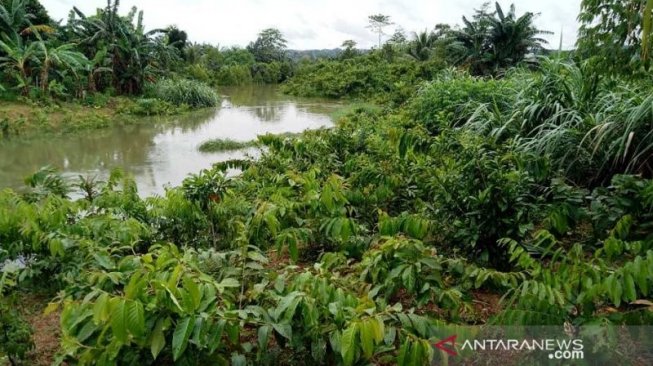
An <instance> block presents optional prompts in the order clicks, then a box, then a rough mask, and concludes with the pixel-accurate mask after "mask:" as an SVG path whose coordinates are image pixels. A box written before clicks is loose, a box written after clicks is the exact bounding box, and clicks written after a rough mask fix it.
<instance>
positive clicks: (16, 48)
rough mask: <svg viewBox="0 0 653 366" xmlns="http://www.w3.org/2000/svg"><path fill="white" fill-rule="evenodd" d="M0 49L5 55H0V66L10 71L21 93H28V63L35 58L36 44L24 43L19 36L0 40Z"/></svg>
mask: <svg viewBox="0 0 653 366" xmlns="http://www.w3.org/2000/svg"><path fill="white" fill-rule="evenodd" d="M0 49H2V51H4V53H5V56H2V57H0V67H2V68H3V69H4V70H6V71H8V72H9V73H11V75H12V76H13V77H14V78H15V79H16V81H17V82H18V85H17V87H18V88H22V91H23V95H27V94H28V93H29V84H30V71H29V63H30V62H31V61H33V60H35V56H36V51H37V50H36V44H35V43H30V44H25V43H24V42H23V41H22V39H21V38H20V37H18V39H16V40H15V41H12V40H6V42H4V41H0Z"/></svg>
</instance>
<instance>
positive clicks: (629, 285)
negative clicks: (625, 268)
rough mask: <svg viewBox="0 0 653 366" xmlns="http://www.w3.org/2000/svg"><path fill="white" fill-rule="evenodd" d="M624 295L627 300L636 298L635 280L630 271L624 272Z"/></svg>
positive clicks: (630, 300)
mask: <svg viewBox="0 0 653 366" xmlns="http://www.w3.org/2000/svg"><path fill="white" fill-rule="evenodd" d="M624 296H625V299H626V300H627V301H629V302H632V301H635V300H637V290H636V289H635V280H634V279H633V276H632V275H631V274H630V273H626V274H624Z"/></svg>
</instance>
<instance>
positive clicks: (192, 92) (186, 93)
mask: <svg viewBox="0 0 653 366" xmlns="http://www.w3.org/2000/svg"><path fill="white" fill-rule="evenodd" d="M152 94H153V96H154V97H156V98H158V99H161V100H163V101H166V102H168V103H171V104H174V105H176V106H180V105H188V106H190V107H194V108H204V107H215V106H217V105H218V102H219V101H220V97H219V96H218V94H217V93H216V91H215V90H214V89H213V88H211V87H210V86H208V85H207V84H204V83H202V82H199V81H195V80H187V79H179V80H173V79H165V80H161V81H159V82H157V83H156V84H155V85H154V86H153V93H152Z"/></svg>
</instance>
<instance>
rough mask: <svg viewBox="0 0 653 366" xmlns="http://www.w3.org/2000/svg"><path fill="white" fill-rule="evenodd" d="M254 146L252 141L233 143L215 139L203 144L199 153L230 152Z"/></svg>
mask: <svg viewBox="0 0 653 366" xmlns="http://www.w3.org/2000/svg"><path fill="white" fill-rule="evenodd" d="M253 144H254V141H235V140H232V139H215V140H209V141H205V142H203V143H202V144H201V145H200V147H199V151H201V152H220V151H231V150H240V149H244V148H246V147H250V146H252V145H253Z"/></svg>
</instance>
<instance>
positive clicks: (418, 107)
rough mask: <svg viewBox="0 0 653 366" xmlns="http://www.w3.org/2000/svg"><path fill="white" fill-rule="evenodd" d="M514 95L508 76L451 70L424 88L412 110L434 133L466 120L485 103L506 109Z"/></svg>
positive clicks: (415, 117) (413, 102)
mask: <svg viewBox="0 0 653 366" xmlns="http://www.w3.org/2000/svg"><path fill="white" fill-rule="evenodd" d="M513 95H514V93H512V90H511V83H510V82H509V81H507V80H484V79H480V78H475V77H472V76H469V75H468V74H464V73H458V72H447V73H443V74H441V75H439V76H438V78H437V79H436V80H434V81H432V82H429V83H426V84H425V85H423V86H422V87H421V88H420V90H419V92H418V93H417V95H416V96H415V98H413V99H412V100H411V102H410V105H409V111H410V113H411V116H412V117H413V118H414V119H416V120H417V121H418V122H420V123H423V124H424V125H425V126H426V127H427V129H428V130H429V131H431V132H432V133H434V132H438V131H440V130H442V129H443V128H447V127H458V126H460V125H461V124H464V123H466V122H467V120H468V119H469V118H470V117H471V116H472V115H473V113H474V111H475V110H476V109H477V108H478V106H479V105H481V104H491V105H493V106H497V107H498V108H499V109H502V110H505V109H506V108H507V105H508V104H509V102H510V100H511V98H512V96H513Z"/></svg>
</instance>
